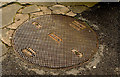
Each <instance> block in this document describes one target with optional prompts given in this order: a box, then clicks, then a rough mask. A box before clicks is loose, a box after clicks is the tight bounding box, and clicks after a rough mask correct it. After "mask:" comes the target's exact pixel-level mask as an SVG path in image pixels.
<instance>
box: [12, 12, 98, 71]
mask: <svg viewBox="0 0 120 77" xmlns="http://www.w3.org/2000/svg"><path fill="white" fill-rule="evenodd" d="M47 15H50V14H47ZM51 15H62V14H51ZM40 16H44V15H40ZM62 16H67V15H62ZM38 17H39V16H38ZM38 17H35V18H31V19H27V20H26V21H24V22H23V23H22V24H24V23H25V22H28V21H30V20H32V19H36V18H38ZM67 17H71V16H67ZM71 18H74V17H71ZM74 19H75V20H77V21H81V22H84V23H85V24H84V25H85V26H87V27H88V28H89V29H90V30H91V31H93V32H94V34H95V35H96V42H97V43H96V45H97V48H96V51H94V53H92V54H91V56H90V57H89V59H87V60H86V61H84V62H83V63H78V64H74V65H72V66H67V67H59V68H54V67H53V68H51V67H47V66H40V65H38V64H35V63H32V62H30V61H27V60H25V59H24V58H23V57H22V56H21V55H20V54H19V53H18V52H17V51H16V50H15V45H14V42H13V39H12V40H11V43H12V47H13V50H14V51H15V53H16V55H18V56H19V57H20V58H21V59H22V60H23V61H25V62H26V63H28V64H29V63H30V64H33V65H37V66H39V67H45V68H50V69H68V68H74V67H78V66H80V65H82V64H84V63H87V62H88V61H89V60H90V59H91V58H92V57H93V56H94V54H95V53H96V52H97V50H98V48H99V46H98V45H99V40H98V36H97V33H96V32H95V31H94V30H93V29H92V28H91V27H90V26H89V25H88V24H87V23H86V22H85V21H82V20H80V19H76V18H74ZM22 24H20V25H19V26H18V27H17V28H16V30H15V31H14V32H13V34H12V37H13V36H14V35H15V33H16V31H17V29H18V28H19V27H20V26H22Z"/></svg>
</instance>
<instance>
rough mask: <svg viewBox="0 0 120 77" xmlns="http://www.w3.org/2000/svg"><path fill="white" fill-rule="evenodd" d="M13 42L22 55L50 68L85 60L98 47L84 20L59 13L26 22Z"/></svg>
mask: <svg viewBox="0 0 120 77" xmlns="http://www.w3.org/2000/svg"><path fill="white" fill-rule="evenodd" d="M12 42H13V48H14V50H15V51H16V52H18V53H19V55H20V56H21V57H22V58H23V59H25V60H27V61H29V62H31V63H34V64H38V65H40V66H44V67H50V68H63V67H70V66H74V65H78V64H80V63H84V62H85V61H87V60H89V59H90V58H91V56H92V55H93V54H94V52H96V50H97V38H96V34H95V32H94V31H93V30H92V29H90V28H89V27H88V26H86V25H85V23H84V22H82V21H80V20H76V19H74V18H72V17H68V16H62V15H43V16H39V17H38V18H35V19H31V20H30V21H27V22H25V23H24V24H22V25H21V26H19V27H18V28H17V30H16V31H15V33H14V35H13V40H12Z"/></svg>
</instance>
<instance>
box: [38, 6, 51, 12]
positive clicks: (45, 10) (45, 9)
mask: <svg viewBox="0 0 120 77" xmlns="http://www.w3.org/2000/svg"><path fill="white" fill-rule="evenodd" d="M40 9H41V10H42V12H43V13H44V14H51V10H50V9H48V8H47V7H45V6H43V7H41V6H40Z"/></svg>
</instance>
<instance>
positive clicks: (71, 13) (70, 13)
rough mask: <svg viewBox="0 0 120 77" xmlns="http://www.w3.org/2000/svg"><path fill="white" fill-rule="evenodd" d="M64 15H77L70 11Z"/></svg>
mask: <svg viewBox="0 0 120 77" xmlns="http://www.w3.org/2000/svg"><path fill="white" fill-rule="evenodd" d="M66 15H68V16H72V17H74V16H75V15H77V14H75V13H73V12H72V11H70V12H69V13H67V14H66Z"/></svg>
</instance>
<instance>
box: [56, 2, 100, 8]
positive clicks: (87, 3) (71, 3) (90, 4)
mask: <svg viewBox="0 0 120 77" xmlns="http://www.w3.org/2000/svg"><path fill="white" fill-rule="evenodd" d="M58 3H60V4H63V5H65V6H74V5H75V6H76V5H85V6H88V7H92V6H94V5H95V4H97V3H98V2H58Z"/></svg>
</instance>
